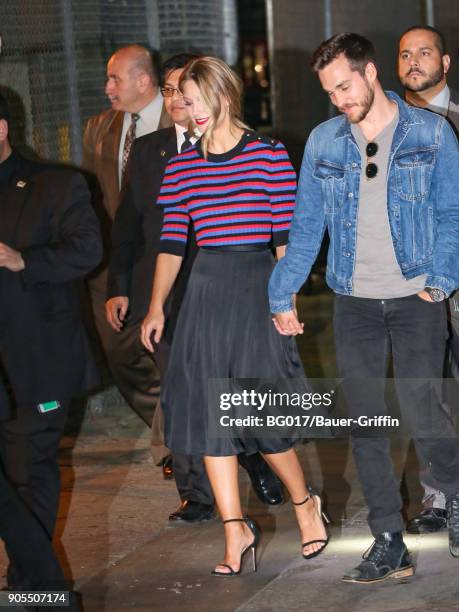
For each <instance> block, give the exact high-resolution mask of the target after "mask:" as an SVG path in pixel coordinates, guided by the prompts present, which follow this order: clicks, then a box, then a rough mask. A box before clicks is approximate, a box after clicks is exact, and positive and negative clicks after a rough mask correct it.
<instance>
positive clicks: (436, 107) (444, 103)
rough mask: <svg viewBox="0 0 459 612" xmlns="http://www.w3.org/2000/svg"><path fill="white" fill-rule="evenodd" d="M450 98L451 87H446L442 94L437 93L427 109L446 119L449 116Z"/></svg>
mask: <svg viewBox="0 0 459 612" xmlns="http://www.w3.org/2000/svg"><path fill="white" fill-rule="evenodd" d="M450 96H451V93H450V91H449V87H448V85H445V86H444V87H443V89H442V90H441V91H440V93H437V95H436V96H435V98H432V100H431V101H430V102H429V104H428V105H427V107H426V108H428V109H429V110H431V111H433V112H434V113H438V114H439V115H443V116H444V117H446V115H447V114H448V108H449V99H450Z"/></svg>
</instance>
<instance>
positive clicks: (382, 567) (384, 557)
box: [343, 531, 414, 583]
mask: <svg viewBox="0 0 459 612" xmlns="http://www.w3.org/2000/svg"><path fill="white" fill-rule="evenodd" d="M413 574H414V566H413V564H412V562H411V557H410V554H409V552H408V550H407V548H406V546H405V543H404V541H403V538H402V533H401V531H399V532H397V533H389V532H385V533H380V534H379V535H378V536H377V537H376V540H375V541H374V542H373V544H372V545H371V547H370V548H369V549H368V551H367V552H366V553H364V555H363V561H362V563H361V564H360V565H358V566H357V567H355V568H354V569H352V570H351V571H350V572H348V573H347V574H345V575H344V576H343V580H344V581H345V582H366V583H369V582H379V581H381V580H386V578H406V577H407V576H412V575H413Z"/></svg>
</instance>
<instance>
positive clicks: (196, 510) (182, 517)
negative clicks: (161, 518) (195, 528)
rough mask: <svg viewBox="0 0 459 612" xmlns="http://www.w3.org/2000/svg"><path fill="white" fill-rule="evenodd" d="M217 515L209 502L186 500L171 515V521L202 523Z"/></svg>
mask: <svg viewBox="0 0 459 612" xmlns="http://www.w3.org/2000/svg"><path fill="white" fill-rule="evenodd" d="M214 517H215V509H214V507H213V506H211V505H209V504H201V502H197V501H193V500H185V501H183V502H182V503H181V504H180V508H178V509H177V510H176V511H175V512H173V513H172V514H171V515H170V516H169V520H170V521H185V523H202V522H203V521H210V520H211V519H213V518H214Z"/></svg>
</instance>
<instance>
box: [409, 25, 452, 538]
mask: <svg viewBox="0 0 459 612" xmlns="http://www.w3.org/2000/svg"><path fill="white" fill-rule="evenodd" d="M450 64H451V58H450V56H449V55H448V53H447V49H446V41H445V38H444V36H443V34H442V33H441V32H440V31H439V30H437V29H435V28H432V27H430V26H414V27H412V28H409V29H408V30H407V31H406V32H405V33H404V34H403V35H402V36H401V38H400V43H399V56H398V77H399V79H400V82H401V84H402V85H403V87H404V88H405V100H406V101H407V102H408V104H412V105H413V106H418V107H421V108H426V109H428V110H430V111H432V112H434V113H439V114H440V115H443V116H444V117H446V118H447V119H448V120H449V122H450V124H451V125H452V127H453V128H454V130H455V132H456V135H458V134H459V92H457V91H454V90H453V89H450V88H449V87H448V84H447V80H446V75H447V72H448V70H449V68H450ZM453 171H459V168H457V169H455V170H453ZM448 307H449V312H450V323H451V325H450V332H451V337H450V340H449V347H450V350H451V353H452V358H453V360H454V361H455V364H456V368H457V367H459V294H458V292H456V293H453V295H452V296H451V297H450V298H449V300H448ZM426 469H427V468H426ZM425 473H426V472H425V471H424V473H423V475H422V476H421V484H422V485H423V487H424V491H425V493H424V498H423V505H424V509H423V511H422V512H421V513H420V514H419V515H417V516H414V517H413V518H412V519H411V520H410V521H409V522H408V525H407V531H408V532H409V533H433V532H436V531H439V530H441V529H444V528H446V521H447V515H448V513H447V510H446V508H445V496H444V495H443V493H442V492H441V491H440V490H438V489H436V488H434V487H433V486H430V485H429V484H428V483H427V482H425V475H424V474H425Z"/></svg>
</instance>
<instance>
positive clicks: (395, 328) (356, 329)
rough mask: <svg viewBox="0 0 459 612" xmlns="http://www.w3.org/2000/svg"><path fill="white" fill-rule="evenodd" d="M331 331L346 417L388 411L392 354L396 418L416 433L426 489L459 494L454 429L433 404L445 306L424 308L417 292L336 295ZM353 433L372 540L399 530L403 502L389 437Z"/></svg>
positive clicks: (441, 358)
mask: <svg viewBox="0 0 459 612" xmlns="http://www.w3.org/2000/svg"><path fill="white" fill-rule="evenodd" d="M334 332H335V347H336V356H337V364H338V372H339V376H340V377H342V378H343V379H344V395H345V398H346V401H347V404H348V409H349V411H350V416H351V417H354V418H355V417H356V416H357V415H368V416H373V415H384V414H386V412H387V408H386V405H385V399H384V392H385V379H386V376H387V367H388V359H389V355H390V353H391V354H392V362H393V369H394V376H395V382H396V389H397V396H398V401H399V404H400V411H401V416H402V419H403V421H404V423H406V424H407V425H408V427H409V428H410V429H411V430H413V427H414V428H416V429H415V431H416V435H415V436H414V442H415V447H416V451H417V453H418V456H420V458H422V461H423V462H424V463H425V464H426V465H428V466H429V468H430V473H431V475H432V482H431V483H429V484H431V485H433V486H435V484H437V483H438V486H439V488H440V489H441V490H442V491H443V493H444V494H445V496H446V497H448V496H449V495H455V494H457V493H458V492H459V440H458V438H456V437H443V435H444V434H445V433H446V434H447V435H451V434H452V433H454V432H453V431H450V430H449V429H448V428H449V424H448V419H447V418H446V416H445V418H443V417H442V414H443V413H442V406H441V403H440V402H439V401H437V399H436V398H437V397H439V396H438V392H439V390H440V389H441V380H440V379H441V378H442V376H443V362H444V355H445V347H446V338H447V321H446V310H445V304H443V303H439V304H433V303H429V302H426V301H425V300H422V299H421V298H420V297H418V296H417V295H413V296H409V297H405V298H397V299H388V300H377V299H366V298H356V297H351V296H344V295H337V296H336V298H335V314H334ZM415 379H418V380H415ZM427 379H429V380H430V379H435V380H436V381H438V388H435V392H436V393H437V396H433V397H432V394H431V389H432V387H431V385H430V386H429V385H427V384H425V381H426V380H427ZM351 380H352V381H353V383H354V384H349V385H348V383H346V381H351ZM426 390H427V391H426ZM432 414H434V415H435V417H434V418H433V419H432V418H430V417H432ZM439 416H440V417H442V418H440V419H439V418H438V417H439ZM440 421H441V422H440ZM439 426H442V429H441V431H440V430H439V429H437V428H438V427H439ZM435 430H436V431H438V432H439V435H438V437H435ZM358 434H359V432H357V434H356V435H354V436H353V437H352V449H353V454H354V460H355V463H356V467H357V471H358V475H359V479H360V482H361V485H362V489H363V492H364V495H365V498H366V501H367V505H368V509H369V515H368V522H369V525H370V528H371V531H372V533H373V535H374V536H376V535H378V534H380V533H382V532H386V531H389V532H397V531H401V530H402V529H403V520H402V516H401V513H400V510H401V507H402V500H401V497H400V490H399V489H400V486H399V481H398V479H397V478H396V477H395V474H394V470H393V465H392V461H391V457H390V440H389V439H388V438H387V437H359V435H358ZM440 434H441V436H442V437H440ZM360 436H362V434H360Z"/></svg>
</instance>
